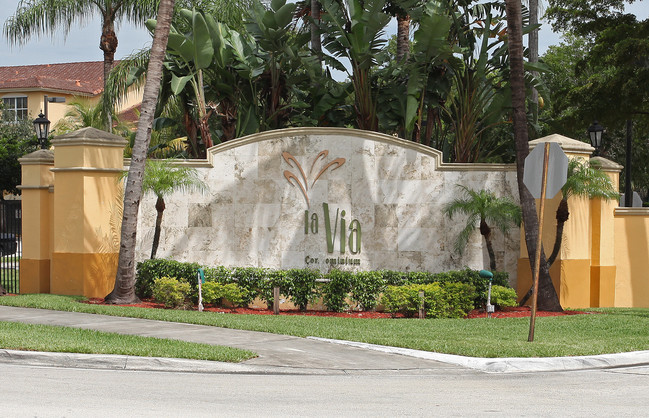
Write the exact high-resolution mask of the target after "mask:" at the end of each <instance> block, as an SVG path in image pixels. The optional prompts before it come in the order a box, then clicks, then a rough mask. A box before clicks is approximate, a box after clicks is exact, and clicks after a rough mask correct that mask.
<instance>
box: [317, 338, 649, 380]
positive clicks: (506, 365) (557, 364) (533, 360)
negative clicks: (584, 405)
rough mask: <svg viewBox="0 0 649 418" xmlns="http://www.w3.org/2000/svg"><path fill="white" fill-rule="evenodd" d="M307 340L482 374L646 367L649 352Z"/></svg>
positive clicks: (325, 339) (326, 339)
mask: <svg viewBox="0 0 649 418" xmlns="http://www.w3.org/2000/svg"><path fill="white" fill-rule="evenodd" d="M307 338H309V339H312V340H317V341H324V342H329V343H332V344H342V345H348V346H352V347H359V348H364V349H367V350H375V351H381V352H384V353H391V354H400V355H404V356H410V357H416V358H421V359H426V360H434V361H439V362H442V363H448V364H454V365H457V366H462V367H467V368H470V369H474V370H479V371H482V372H486V373H530V372H558V371H573V370H588V369H609V368H615V367H629V366H642V365H649V350H647V351H633V352H628V353H617V354H599V355H594V356H575V357H530V358H520V357H510V358H481V357H464V356H458V355H453V354H441V353H433V352H430V351H421V350H412V349H409V348H399V347H389V346H385V345H376V344H367V343H359V342H354V341H343V340H332V339H328V338H319V337H307Z"/></svg>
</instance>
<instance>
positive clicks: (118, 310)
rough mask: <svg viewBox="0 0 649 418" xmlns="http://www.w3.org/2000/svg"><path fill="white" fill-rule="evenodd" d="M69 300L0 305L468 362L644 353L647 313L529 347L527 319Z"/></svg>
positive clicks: (34, 298) (567, 321) (586, 321)
mask: <svg viewBox="0 0 649 418" xmlns="http://www.w3.org/2000/svg"><path fill="white" fill-rule="evenodd" d="M80 300H81V299H80V298H78V297H71V296H54V295H22V296H11V297H2V298H0V304H2V305H11V306H25V307H34V308H44V309H55V310H62V311H75V312H88V313H97V314H104V315H113V316H127V317H135V318H146V319H155V320H162V321H173V322H184V323H192V324H200V325H211V326H219V327H225V328H234V329H245V330H254V331H265V332H272V333H276V334H286V335H295V336H300V337H306V336H316V337H323V338H334V339H343V340H351V341H360V342H366V343H373V344H381V345H389V346H395V347H406V348H413V349H419V350H426V351H435V352H440V353H449V354H460V355H466V356H473V357H548V356H575V355H591V354H604V353H617V352H625V351H636V350H649V310H648V309H623V308H616V309H597V310H593V311H598V312H603V314H588V315H572V316H563V317H550V318H537V320H536V332H535V341H534V342H533V343H529V342H527V336H528V331H529V318H507V319H502V318H499V319H426V320H420V319H360V318H359V319H356V318H323V317H308V316H288V315H286V316H285V315H282V316H273V315H234V314H215V313H209V312H197V311H178V310H164V309H145V308H130V307H119V306H102V305H88V304H83V303H79V301H80Z"/></svg>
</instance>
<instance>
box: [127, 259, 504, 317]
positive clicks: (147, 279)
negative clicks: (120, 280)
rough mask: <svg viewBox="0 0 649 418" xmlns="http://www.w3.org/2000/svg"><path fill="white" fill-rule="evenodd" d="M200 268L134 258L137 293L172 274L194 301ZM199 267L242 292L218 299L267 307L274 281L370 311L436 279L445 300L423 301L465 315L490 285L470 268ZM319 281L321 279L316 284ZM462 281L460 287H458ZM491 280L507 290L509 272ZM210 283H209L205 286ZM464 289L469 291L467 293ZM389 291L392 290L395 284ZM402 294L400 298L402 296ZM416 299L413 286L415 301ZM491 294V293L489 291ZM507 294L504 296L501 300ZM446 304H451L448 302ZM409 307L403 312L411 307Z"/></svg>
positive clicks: (293, 295)
mask: <svg viewBox="0 0 649 418" xmlns="http://www.w3.org/2000/svg"><path fill="white" fill-rule="evenodd" d="M198 268H201V266H200V265H199V264H197V263H182V262H178V261H174V260H166V259H153V260H146V261H143V262H141V263H138V265H137V282H136V286H135V287H136V294H137V295H138V296H139V297H141V298H150V297H151V296H152V291H151V289H152V286H153V283H154V281H155V280H156V279H157V278H159V277H165V276H166V277H175V278H177V279H178V280H180V281H185V282H187V283H189V284H190V287H191V293H190V298H191V299H192V300H193V301H194V302H195V301H196V300H197V298H198V295H197V278H196V272H197V270H198ZM202 268H203V270H204V272H205V280H206V282H207V283H209V282H215V283H221V284H223V285H227V284H236V285H237V289H239V291H240V293H238V291H235V290H233V289H234V288H231V293H230V294H231V295H232V299H234V300H231V299H230V298H228V297H227V296H221V299H225V300H226V301H228V302H229V303H230V304H232V305H235V306H236V305H241V306H245V305H247V304H249V303H250V302H252V301H253V300H254V299H255V298H257V297H259V298H260V299H262V300H263V301H265V302H266V303H267V304H268V306H269V307H271V306H272V305H273V288H274V287H275V286H277V287H279V288H280V293H281V294H282V295H284V296H286V297H288V298H290V299H291V301H292V302H293V303H294V304H295V305H296V306H298V307H299V308H300V309H301V310H305V309H306V308H307V305H308V304H309V303H312V302H314V301H315V300H316V299H317V298H318V297H322V300H323V303H324V305H325V306H326V307H327V309H328V310H331V311H335V312H341V311H345V310H348V309H350V308H354V309H358V310H373V309H375V308H376V306H377V304H378V302H379V298H380V295H381V294H384V300H388V301H390V300H391V299H390V298H396V297H397V294H396V293H395V294H394V295H392V296H388V298H387V299H385V292H386V290H387V289H388V288H389V287H407V286H410V287H408V289H410V288H411V287H412V286H415V287H417V286H420V287H421V286H427V285H431V284H437V285H438V286H437V287H439V289H440V290H439V291H438V290H435V289H437V287H436V286H432V287H427V288H426V289H428V291H429V292H431V294H432V295H436V296H434V298H442V299H440V300H442V301H446V302H437V301H433V300H432V299H431V300H430V301H427V302H426V303H428V304H429V305H430V312H432V313H431V315H438V313H437V312H441V313H439V315H442V316H441V317H457V315H460V316H464V315H466V313H468V311H469V310H470V309H468V308H467V306H468V304H467V302H466V298H467V295H469V294H470V295H471V306H483V305H485V304H486V301H487V289H488V285H489V281H488V280H486V279H483V278H481V277H480V275H479V273H478V271H476V270H470V269H464V270H458V271H448V272H444V273H430V272H419V271H418V272H400V271H392V270H379V271H362V272H349V271H342V270H336V269H333V270H331V271H329V272H328V273H326V274H324V275H323V274H322V273H321V272H319V271H317V270H310V269H290V270H271V269H264V268H254V267H238V268H227V267H222V266H220V267H202ZM321 281H323V282H324V283H318V282H321ZM460 284H461V285H464V286H458V285H460ZM493 284H494V288H495V287H496V286H501V287H503V288H506V289H510V290H511V288H510V286H509V282H508V276H507V273H503V272H496V273H494V279H493ZM209 286H211V285H208V288H209ZM468 289H472V290H471V291H470V292H469V290H468ZM392 291H393V292H396V290H394V289H392ZM408 291H410V290H408ZM424 291H426V290H424ZM496 292H497V293H498V294H501V292H504V291H502V290H500V289H499V290H497V291H496ZM237 294H240V296H236V295H237ZM503 296H504V295H503ZM508 296H511V292H509V293H508ZM408 297H410V296H408ZM431 297H433V296H431ZM496 297H497V296H496ZM239 298H240V299H239ZM400 298H401V299H403V298H405V296H403V297H400ZM418 298H419V296H418V291H417V300H418ZM492 298H494V295H493V294H492ZM507 298H508V297H505V299H507ZM406 299H407V298H406ZM427 299H428V297H427ZM384 300H382V303H383V304H385V302H384ZM221 302H222V300H221ZM492 302H493V299H492ZM207 303H210V302H207ZM217 303H218V302H217ZM390 303H392V304H393V305H394V306H397V305H398V306H402V305H399V304H398V303H397V302H390ZM400 303H401V302H400ZM439 303H442V305H439V306H438V305H437V304H439ZM444 303H446V304H447V305H448V304H450V305H448V306H446V305H444ZM395 304H396V305H395ZM394 306H392V305H391V307H390V309H397V308H394ZM403 306H405V305H403ZM416 306H417V307H416V309H415V312H416V311H417V310H418V307H419V305H418V304H417V305H416ZM404 309H406V308H405V307H402V308H398V309H397V310H396V311H394V312H401V311H402V310H404ZM408 309H411V308H408ZM408 309H406V311H407V312H410V311H408ZM467 309H468V310H467ZM471 309H472V308H471ZM386 310H387V309H386ZM406 311H404V312H406ZM404 314H405V313H404Z"/></svg>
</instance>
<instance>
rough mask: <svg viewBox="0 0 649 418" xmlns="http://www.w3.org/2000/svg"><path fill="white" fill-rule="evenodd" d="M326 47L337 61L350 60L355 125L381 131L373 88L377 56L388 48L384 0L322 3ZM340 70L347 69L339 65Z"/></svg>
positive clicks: (332, 0)
mask: <svg viewBox="0 0 649 418" xmlns="http://www.w3.org/2000/svg"><path fill="white" fill-rule="evenodd" d="M320 3H321V5H322V10H323V12H325V13H323V15H322V32H323V38H324V39H323V45H324V47H325V48H326V49H327V50H328V51H329V52H330V53H331V54H332V55H333V56H334V57H337V58H347V59H348V60H349V62H350V64H351V67H352V71H351V74H350V77H351V80H352V84H353V86H354V110H355V112H356V126H357V127H358V128H359V129H365V130H369V131H376V130H378V126H379V123H378V118H377V112H376V103H377V96H376V92H375V91H374V89H373V88H372V71H373V70H375V69H376V68H375V67H376V55H377V54H378V53H379V52H380V50H381V48H382V47H383V46H384V45H385V43H386V40H385V38H384V37H383V36H384V33H385V28H386V26H387V24H388V23H389V21H390V16H389V15H387V14H386V13H384V12H383V10H384V9H385V0H364V1H362V0H349V1H341V0H322V1H321V2H320ZM339 68H342V69H344V70H345V71H347V70H346V68H345V67H344V66H342V65H339Z"/></svg>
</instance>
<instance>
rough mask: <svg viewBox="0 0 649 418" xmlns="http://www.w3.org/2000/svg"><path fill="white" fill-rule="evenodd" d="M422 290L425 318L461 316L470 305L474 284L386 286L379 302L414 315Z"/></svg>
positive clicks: (438, 283)
mask: <svg viewBox="0 0 649 418" xmlns="http://www.w3.org/2000/svg"><path fill="white" fill-rule="evenodd" d="M420 293H422V294H423V301H424V309H425V311H426V317H427V318H463V317H465V316H466V315H467V314H468V313H469V311H471V310H472V309H473V306H474V305H473V303H474V300H475V296H476V294H475V293H476V292H475V287H473V286H471V285H468V284H465V283H451V282H435V283H428V284H407V285H403V286H388V287H387V288H386V289H385V291H384V292H383V296H382V297H381V303H382V304H383V306H384V308H385V310H386V311H387V312H392V313H393V314H396V313H401V314H403V315H404V316H406V317H412V316H414V315H415V314H416V313H417V312H418V311H419V307H420V306H421V299H422V298H421V296H420Z"/></svg>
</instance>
